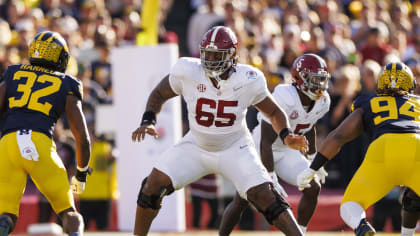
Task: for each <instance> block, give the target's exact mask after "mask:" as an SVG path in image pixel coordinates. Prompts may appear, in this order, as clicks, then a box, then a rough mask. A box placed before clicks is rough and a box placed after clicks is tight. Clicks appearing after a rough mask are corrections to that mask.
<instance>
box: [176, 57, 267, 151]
mask: <svg viewBox="0 0 420 236" xmlns="http://www.w3.org/2000/svg"><path fill="white" fill-rule="evenodd" d="M169 83H170V85H171V88H172V90H173V91H174V92H175V93H176V94H178V95H182V96H183V97H184V99H185V102H186V103H187V108H188V119H189V124H190V131H191V134H192V136H193V137H194V140H195V141H196V142H197V144H198V145H199V146H200V147H202V148H203V149H205V150H208V151H222V150H226V149H227V148H229V147H230V146H231V145H232V144H233V143H234V142H236V141H237V140H239V139H240V138H241V137H243V136H244V135H249V137H250V139H251V136H250V133H249V131H248V129H247V127H246V121H245V115H246V111H247V108H248V107H249V106H251V105H255V104H258V103H259V102H261V101H262V100H264V99H265V98H266V97H267V96H269V95H270V92H269V91H268V89H267V84H266V80H265V77H264V75H263V73H262V72H261V71H260V70H258V69H256V68H254V67H252V66H249V65H243V64H238V65H236V66H235V71H234V72H233V73H232V74H231V75H230V77H229V78H228V79H227V80H224V81H221V82H220V87H219V89H218V88H216V87H215V86H214V85H213V84H212V82H211V81H210V79H209V78H208V77H207V76H206V75H205V72H204V69H203V67H202V66H201V62H200V60H199V59H196V58H187V57H184V58H180V59H179V60H178V61H177V63H176V64H175V65H174V67H173V68H172V70H171V73H170V76H169Z"/></svg>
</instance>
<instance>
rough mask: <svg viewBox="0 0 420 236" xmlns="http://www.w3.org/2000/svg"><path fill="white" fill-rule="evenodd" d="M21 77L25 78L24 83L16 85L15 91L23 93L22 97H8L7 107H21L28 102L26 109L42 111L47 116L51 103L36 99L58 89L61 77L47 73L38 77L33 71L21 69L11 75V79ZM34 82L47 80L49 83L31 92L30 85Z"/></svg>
mask: <svg viewBox="0 0 420 236" xmlns="http://www.w3.org/2000/svg"><path fill="white" fill-rule="evenodd" d="M21 78H27V80H26V83H24V84H19V85H18V87H17V91H18V92H22V93H23V94H22V97H20V98H19V99H16V98H14V97H11V98H9V107H10V108H13V107H23V106H25V105H26V104H28V109H31V110H34V111H39V112H42V113H44V114H45V115H47V116H48V115H49V114H50V110H51V108H52V105H51V103H49V102H45V103H40V102H38V100H39V99H40V98H42V97H45V96H48V95H51V94H53V93H55V92H57V91H58V90H60V86H61V79H59V78H57V77H55V76H51V75H48V74H43V75H41V76H39V77H38V76H37V74H36V73H35V72H30V71H21V70H20V71H17V72H16V73H15V74H14V76H13V80H20V79H21ZM35 82H37V83H41V84H43V83H45V82H49V83H51V85H50V86H47V87H45V88H42V89H39V90H36V91H33V92H32V87H33V86H34V84H35ZM28 101H29V103H28Z"/></svg>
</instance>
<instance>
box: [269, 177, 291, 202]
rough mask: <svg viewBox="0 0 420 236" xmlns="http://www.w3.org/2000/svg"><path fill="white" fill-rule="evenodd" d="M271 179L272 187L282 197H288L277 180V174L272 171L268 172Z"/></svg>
mask: <svg viewBox="0 0 420 236" xmlns="http://www.w3.org/2000/svg"><path fill="white" fill-rule="evenodd" d="M269 174H270V177H271V180H273V186H274V189H275V190H276V191H277V192H278V193H279V194H280V195H282V196H283V197H288V196H289V195H287V193H286V190H284V188H283V187H282V186H281V185H280V183H279V180H278V179H277V175H276V173H274V172H269Z"/></svg>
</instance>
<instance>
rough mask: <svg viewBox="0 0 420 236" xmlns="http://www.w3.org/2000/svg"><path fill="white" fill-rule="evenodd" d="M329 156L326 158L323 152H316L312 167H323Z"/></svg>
mask: <svg viewBox="0 0 420 236" xmlns="http://www.w3.org/2000/svg"><path fill="white" fill-rule="evenodd" d="M327 161H328V158H326V157H325V156H324V155H322V154H321V153H319V152H318V153H316V155H315V158H314V160H313V161H312V163H311V166H310V168H311V169H313V170H319V168H321V167H323V166H324V165H325V163H327Z"/></svg>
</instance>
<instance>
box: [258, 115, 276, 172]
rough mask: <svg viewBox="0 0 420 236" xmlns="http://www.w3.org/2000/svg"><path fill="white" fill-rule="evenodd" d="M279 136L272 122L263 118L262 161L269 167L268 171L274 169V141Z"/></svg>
mask: <svg viewBox="0 0 420 236" xmlns="http://www.w3.org/2000/svg"><path fill="white" fill-rule="evenodd" d="M277 138H278V135H277V134H276V132H275V131H274V130H273V127H271V124H269V123H267V122H265V121H264V120H261V140H260V153H261V161H262V163H263V164H264V166H265V168H267V170H268V172H273V171H274V161H273V148H272V146H273V143H274V141H275V140H276V139H277Z"/></svg>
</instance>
